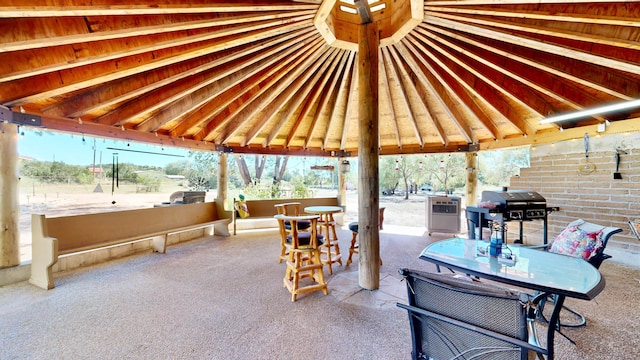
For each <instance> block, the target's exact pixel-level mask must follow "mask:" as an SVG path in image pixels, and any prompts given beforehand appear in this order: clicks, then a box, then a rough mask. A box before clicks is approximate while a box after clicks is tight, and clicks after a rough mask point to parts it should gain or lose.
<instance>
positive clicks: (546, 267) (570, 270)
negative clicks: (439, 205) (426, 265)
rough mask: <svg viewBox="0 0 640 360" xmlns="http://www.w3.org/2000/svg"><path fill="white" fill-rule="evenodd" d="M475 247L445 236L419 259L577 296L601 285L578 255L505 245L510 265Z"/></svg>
mask: <svg viewBox="0 0 640 360" xmlns="http://www.w3.org/2000/svg"><path fill="white" fill-rule="evenodd" d="M484 243H485V244H486V245H487V246H488V245H489V243H488V242H484ZM476 247H477V240H467V239H463V238H451V239H445V240H442V241H438V242H435V243H433V244H431V245H429V246H427V247H426V248H425V249H424V250H423V251H422V253H421V254H420V259H422V260H426V261H429V262H432V263H435V264H436V265H440V266H444V267H448V268H452V269H454V270H458V271H460V272H464V273H467V274H471V275H474V276H478V277H481V278H485V279H489V280H493V281H498V282H502V283H505V284H510V285H514V286H519V287H523V288H526V289H532V290H538V291H541V292H546V293H550V294H556V295H564V296H567V297H572V298H577V299H584V300H591V299H593V298H595V297H596V296H597V295H598V294H599V293H600V292H601V291H602V290H603V289H604V287H605V280H604V278H603V277H602V276H601V275H600V272H599V271H598V269H596V268H595V267H593V266H592V265H591V264H589V263H588V262H587V261H584V260H583V259H581V258H574V257H570V256H566V255H559V254H554V253H550V252H548V251H544V250H541V249H532V248H528V247H524V246H517V245H509V246H508V248H509V249H510V250H511V251H512V253H513V254H514V255H515V259H516V261H515V263H514V264H512V263H503V262H502V261H499V260H498V258H496V257H491V256H480V255H478V254H477V252H476ZM504 251H505V250H503V252H504ZM507 251H508V250H507Z"/></svg>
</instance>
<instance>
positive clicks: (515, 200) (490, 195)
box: [482, 190, 547, 221]
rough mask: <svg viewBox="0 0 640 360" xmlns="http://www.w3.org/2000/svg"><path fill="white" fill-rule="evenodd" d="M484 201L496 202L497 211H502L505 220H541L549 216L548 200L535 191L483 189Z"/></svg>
mask: <svg viewBox="0 0 640 360" xmlns="http://www.w3.org/2000/svg"><path fill="white" fill-rule="evenodd" d="M482 202H491V203H493V204H495V205H496V207H495V210H496V211H495V212H499V213H501V214H502V217H503V219H504V221H513V220H517V221H529V220H541V219H544V218H545V217H546V216H547V200H546V199H545V198H544V197H543V196H542V195H540V194H538V193H537V192H535V191H530V190H509V191H483V192H482Z"/></svg>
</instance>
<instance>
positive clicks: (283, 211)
mask: <svg viewBox="0 0 640 360" xmlns="http://www.w3.org/2000/svg"><path fill="white" fill-rule="evenodd" d="M274 207H275V208H276V212H277V214H279V215H288V216H299V215H300V203H299V202H290V203H282V204H276V205H274ZM284 226H285V230H287V231H290V230H291V223H290V222H289V220H285V222H284ZM297 226H298V230H300V231H302V230H304V231H308V229H309V228H310V227H311V221H309V220H299V221H298V222H297ZM281 238H282V240H281V242H280V258H279V259H278V263H282V261H283V260H287V258H288V256H289V251H288V250H287V246H286V243H285V237H283V236H281Z"/></svg>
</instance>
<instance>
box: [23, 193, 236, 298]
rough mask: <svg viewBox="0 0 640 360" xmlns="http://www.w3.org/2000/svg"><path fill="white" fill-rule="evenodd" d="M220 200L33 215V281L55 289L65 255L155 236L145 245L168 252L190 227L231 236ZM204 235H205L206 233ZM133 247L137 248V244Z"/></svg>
mask: <svg viewBox="0 0 640 360" xmlns="http://www.w3.org/2000/svg"><path fill="white" fill-rule="evenodd" d="M217 208H218V205H217V204H216V203H215V202H205V203H196V204H184V205H173V206H161V207H153V208H146V209H136V210H124V211H113V212H104V213H97V214H84V215H73V216H61V217H51V218H47V217H46V216H45V215H42V214H32V216H31V229H32V245H31V246H32V253H33V258H32V263H31V278H30V279H29V282H30V283H31V284H33V285H36V286H38V287H41V288H43V289H52V288H53V287H54V286H55V285H54V282H53V266H54V265H55V264H56V263H57V262H58V257H59V256H61V255H69V254H78V253H81V252H85V251H88V250H95V249H100V248H106V247H110V246H113V245H122V244H126V243H137V242H139V241H140V240H145V239H151V245H149V244H148V243H149V242H148V241H147V244H146V246H147V247H146V248H147V249H148V248H149V247H152V248H153V250H154V251H156V252H159V253H165V252H166V247H167V238H168V237H169V236H170V235H174V234H179V233H183V232H186V231H190V230H198V229H203V231H206V230H209V234H213V233H216V234H220V235H224V236H229V224H230V223H231V219H229V218H220V217H219V216H218V209H217ZM201 236H202V235H201ZM132 247H133V246H132Z"/></svg>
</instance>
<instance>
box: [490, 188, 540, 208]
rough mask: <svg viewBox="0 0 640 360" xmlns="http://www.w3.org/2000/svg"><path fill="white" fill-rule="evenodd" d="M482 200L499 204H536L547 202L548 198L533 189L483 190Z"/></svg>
mask: <svg viewBox="0 0 640 360" xmlns="http://www.w3.org/2000/svg"><path fill="white" fill-rule="evenodd" d="M482 201H491V202H492V203H494V204H496V205H499V206H509V205H513V204H516V203H518V204H523V203H526V204H534V203H546V201H547V200H546V199H545V198H544V197H543V196H542V195H540V194H538V193H537V192H535V191H531V190H508V191H483V192H482Z"/></svg>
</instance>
